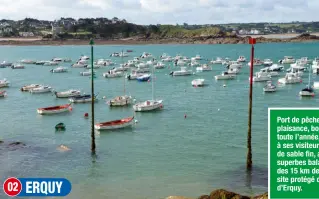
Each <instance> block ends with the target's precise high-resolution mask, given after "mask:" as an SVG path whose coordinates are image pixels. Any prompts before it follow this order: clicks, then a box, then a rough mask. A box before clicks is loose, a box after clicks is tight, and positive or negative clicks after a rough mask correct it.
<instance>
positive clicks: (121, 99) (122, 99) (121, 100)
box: [107, 95, 133, 106]
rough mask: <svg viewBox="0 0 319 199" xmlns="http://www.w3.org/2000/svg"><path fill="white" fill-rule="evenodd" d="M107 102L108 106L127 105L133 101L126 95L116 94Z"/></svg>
mask: <svg viewBox="0 0 319 199" xmlns="http://www.w3.org/2000/svg"><path fill="white" fill-rule="evenodd" d="M107 103H108V105H110V106H127V105H130V104H132V103H133V98H132V96H128V95H123V96H117V97H115V98H113V99H111V100H109V101H108V102H107Z"/></svg>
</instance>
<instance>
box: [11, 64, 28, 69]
mask: <svg viewBox="0 0 319 199" xmlns="http://www.w3.org/2000/svg"><path fill="white" fill-rule="evenodd" d="M11 68H12V69H24V68H25V67H24V66H23V65H21V64H17V65H12V66H11Z"/></svg>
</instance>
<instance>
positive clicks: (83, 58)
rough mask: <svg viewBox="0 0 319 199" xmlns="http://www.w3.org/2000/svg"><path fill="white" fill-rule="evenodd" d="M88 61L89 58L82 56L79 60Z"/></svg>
mask: <svg viewBox="0 0 319 199" xmlns="http://www.w3.org/2000/svg"><path fill="white" fill-rule="evenodd" d="M89 59H90V57H88V56H83V55H82V56H81V57H80V59H79V60H86V61H87V60H89Z"/></svg>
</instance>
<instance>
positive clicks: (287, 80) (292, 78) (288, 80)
mask: <svg viewBox="0 0 319 199" xmlns="http://www.w3.org/2000/svg"><path fill="white" fill-rule="evenodd" d="M301 82H302V79H301V77H298V76H297V75H296V74H295V73H287V74H286V76H285V77H284V78H280V79H278V83H280V84H298V83H301Z"/></svg>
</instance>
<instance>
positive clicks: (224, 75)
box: [215, 72, 236, 80]
mask: <svg viewBox="0 0 319 199" xmlns="http://www.w3.org/2000/svg"><path fill="white" fill-rule="evenodd" d="M235 77H236V75H233V74H229V73H228V72H222V74H220V75H216V76H215V79H216V80H227V79H235Z"/></svg>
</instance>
